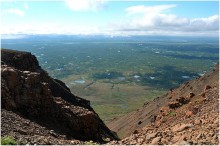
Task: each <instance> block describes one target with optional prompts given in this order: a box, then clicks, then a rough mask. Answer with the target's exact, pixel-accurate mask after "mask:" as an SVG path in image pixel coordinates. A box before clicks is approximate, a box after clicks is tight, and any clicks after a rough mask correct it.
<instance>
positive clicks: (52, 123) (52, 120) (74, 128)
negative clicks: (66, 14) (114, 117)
mask: <svg viewBox="0 0 220 146" xmlns="http://www.w3.org/2000/svg"><path fill="white" fill-rule="evenodd" d="M1 101H2V105H1V108H2V114H1V118H2V125H1V128H2V131H1V132H2V133H1V135H2V136H5V135H12V136H14V138H15V139H16V140H18V141H21V142H23V143H30V144H48V143H47V142H45V141H47V140H45V136H49V137H50V138H49V139H51V137H52V139H54V140H51V141H50V140H49V141H50V144H73V143H80V142H79V141H78V142H76V141H73V140H74V139H78V140H93V141H97V142H104V141H105V140H106V139H108V140H110V139H117V136H116V135H115V134H114V133H112V132H111V131H110V130H109V129H108V128H107V127H106V126H105V124H104V123H103V122H102V120H101V119H100V118H99V116H98V115H97V114H96V113H95V112H94V110H93V109H92V108H91V106H90V103H89V101H88V100H85V99H82V98H79V97H77V96H74V95H73V94H72V93H71V92H70V90H69V89H68V87H67V86H65V84H64V83H63V82H62V81H59V80H56V79H53V78H51V77H50V76H48V74H47V73H46V72H45V71H44V70H42V69H41V67H40V66H39V64H38V61H37V59H36V57H35V56H33V55H31V53H27V52H20V51H13V50H6V49H1ZM15 125H16V126H15ZM24 125H25V126H24ZM36 129H38V130H37V131H36ZM31 131H32V132H31ZM48 131H49V132H48ZM59 139H60V140H63V141H65V140H66V142H64V143H63V142H62V141H60V140H59ZM33 140H34V141H33ZM68 140H69V141H68ZM71 141H72V142H73V143H71Z"/></svg>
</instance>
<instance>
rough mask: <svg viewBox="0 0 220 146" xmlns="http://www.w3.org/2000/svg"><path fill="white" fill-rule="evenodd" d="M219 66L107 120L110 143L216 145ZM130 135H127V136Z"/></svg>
mask: <svg viewBox="0 0 220 146" xmlns="http://www.w3.org/2000/svg"><path fill="white" fill-rule="evenodd" d="M218 100H219V65H217V66H216V68H215V69H214V70H213V71H212V72H211V73H208V74H206V75H204V76H202V77H200V78H197V79H195V80H192V81H188V82H186V83H184V84H182V85H181V86H180V87H179V88H176V89H173V90H170V92H169V93H167V94H165V95H164V96H161V97H158V98H155V99H154V100H153V101H151V102H148V103H145V104H144V106H143V107H142V108H140V109H138V110H137V111H134V112H131V113H130V114H128V115H126V116H124V117H121V118H119V119H116V120H114V121H112V122H111V123H109V124H108V125H109V127H110V129H112V130H114V131H116V132H118V134H119V135H121V136H122V137H123V136H124V137H126V136H128V137H126V138H124V139H122V140H121V141H113V142H110V143H109V144H166V145H167V144H212V145H216V144H219V135H218V132H219V101H218ZM129 135H130V136H129Z"/></svg>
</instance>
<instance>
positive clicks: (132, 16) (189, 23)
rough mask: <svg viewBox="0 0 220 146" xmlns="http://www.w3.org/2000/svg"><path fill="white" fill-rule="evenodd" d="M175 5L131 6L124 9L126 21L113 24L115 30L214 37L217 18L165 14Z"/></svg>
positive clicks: (217, 25)
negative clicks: (126, 16) (210, 35)
mask: <svg viewBox="0 0 220 146" xmlns="http://www.w3.org/2000/svg"><path fill="white" fill-rule="evenodd" d="M176 6H177V5H157V6H143V5H138V6H132V7H128V8H126V9H125V12H126V13H127V15H128V18H127V20H126V21H124V22H121V23H114V27H115V30H117V31H121V33H124V34H126V33H127V34H132V33H133V34H143V35H144V34H146V35H148V34H150V35H153V34H162V35H169V34H175V35H178V34H179V35H181V34H185V35H187V34H189V35H193V34H194V35H201V34H204V35H205V34H212V35H214V34H215V35H216V34H217V33H218V30H219V28H218V27H219V16H218V15H213V16H210V17H207V18H194V19H190V18H187V17H180V16H177V15H175V14H171V13H167V12H169V10H170V9H172V8H174V7H176Z"/></svg>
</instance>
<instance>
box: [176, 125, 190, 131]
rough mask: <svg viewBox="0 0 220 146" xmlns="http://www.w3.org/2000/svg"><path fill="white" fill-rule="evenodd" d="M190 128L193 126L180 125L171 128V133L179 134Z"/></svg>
mask: <svg viewBox="0 0 220 146" xmlns="http://www.w3.org/2000/svg"><path fill="white" fill-rule="evenodd" d="M192 126H193V125H192V124H181V125H180V126H179V125H176V126H174V127H173V129H172V131H173V132H181V131H183V130H185V129H187V128H191V127H192Z"/></svg>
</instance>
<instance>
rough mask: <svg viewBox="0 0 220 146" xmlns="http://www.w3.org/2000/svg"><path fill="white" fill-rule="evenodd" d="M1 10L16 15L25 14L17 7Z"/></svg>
mask: <svg viewBox="0 0 220 146" xmlns="http://www.w3.org/2000/svg"><path fill="white" fill-rule="evenodd" d="M3 12H6V13H11V14H16V15H19V16H24V15H25V12H24V11H22V10H19V9H14V8H11V9H7V10H4V11H3Z"/></svg>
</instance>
